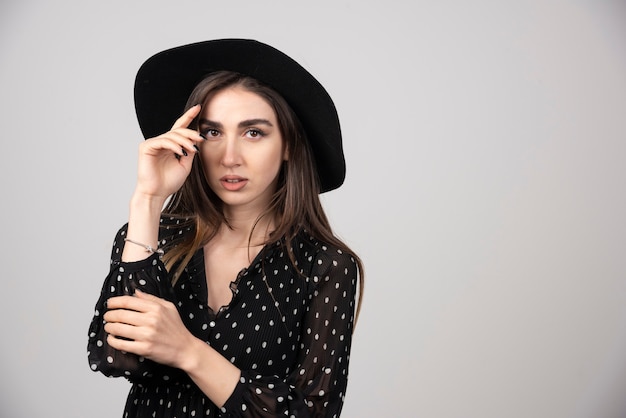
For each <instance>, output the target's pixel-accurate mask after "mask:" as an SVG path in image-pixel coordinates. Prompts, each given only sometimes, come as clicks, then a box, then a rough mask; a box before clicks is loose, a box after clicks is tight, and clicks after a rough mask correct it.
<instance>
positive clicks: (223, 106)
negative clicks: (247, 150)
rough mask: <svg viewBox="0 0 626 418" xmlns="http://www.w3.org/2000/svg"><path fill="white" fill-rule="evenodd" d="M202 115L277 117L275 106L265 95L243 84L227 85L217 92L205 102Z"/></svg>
mask: <svg viewBox="0 0 626 418" xmlns="http://www.w3.org/2000/svg"><path fill="white" fill-rule="evenodd" d="M202 116H203V117H205V118H207V119H213V118H216V117H219V118H237V117H244V118H249V117H264V118H266V119H268V118H272V119H273V120H275V119H276V114H275V112H274V109H273V107H272V106H271V105H270V103H269V102H268V101H267V100H266V99H265V98H264V97H262V96H260V95H259V94H257V93H255V92H252V91H250V90H247V89H245V88H243V87H241V86H232V87H227V88H225V89H223V90H220V91H218V92H216V93H215V94H214V95H213V96H212V97H211V98H209V100H208V101H207V102H206V103H205V104H204V107H203V110H202Z"/></svg>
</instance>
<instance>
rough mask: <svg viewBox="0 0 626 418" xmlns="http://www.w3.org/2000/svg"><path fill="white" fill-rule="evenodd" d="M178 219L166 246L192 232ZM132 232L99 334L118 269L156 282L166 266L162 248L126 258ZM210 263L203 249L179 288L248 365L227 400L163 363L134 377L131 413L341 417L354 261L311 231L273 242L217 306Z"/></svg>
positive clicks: (193, 325)
mask: <svg viewBox="0 0 626 418" xmlns="http://www.w3.org/2000/svg"><path fill="white" fill-rule="evenodd" d="M177 222H178V221H176V220H171V219H164V220H162V226H163V227H162V230H161V237H160V240H161V245H162V246H165V245H167V244H168V243H171V242H172V240H175V239H176V238H177V237H180V236H184V235H185V234H187V233H190V232H192V231H191V230H190V228H189V227H181V226H180V225H177ZM124 234H125V227H124V228H122V229H121V230H120V232H119V233H118V235H117V237H116V240H115V243H114V246H113V251H112V261H111V273H110V274H109V276H108V277H107V280H106V281H105V284H104V286H103V291H102V295H101V300H100V301H99V303H98V305H97V308H96V309H98V310H99V312H97V314H95V315H94V317H93V321H92V324H91V326H90V333H89V335H90V338H93V337H92V335H93V334H94V330H96V329H97V327H98V326H102V316H101V315H100V312H103V311H104V301H105V300H106V298H107V297H108V288H109V287H110V286H111V285H114V282H115V281H116V280H117V277H118V276H121V278H122V279H121V282H127V280H128V278H129V277H130V276H131V275H132V276H133V277H134V278H135V280H136V281H137V283H138V284H139V282H140V281H141V280H144V281H145V282H146V285H149V284H150V283H154V282H155V278H156V277H161V276H163V275H164V273H163V272H165V268H164V266H163V264H162V263H161V261H160V259H159V257H158V256H156V255H152V256H151V257H149V258H148V259H147V260H146V261H145V262H137V263H122V262H121V261H120V257H121V252H122V249H123V245H124V240H123V237H124ZM166 248H167V247H166ZM288 251H290V252H292V253H293V255H294V257H295V260H296V266H297V269H296V268H294V266H293V265H292V263H291V261H290V259H289V256H288ZM204 271H205V267H204V256H203V251H202V250H201V249H200V250H198V251H197V252H196V253H195V254H194V256H193V257H192V259H191V261H190V262H189V264H188V265H187V266H186V268H185V271H184V273H183V275H182V276H181V277H180V279H179V280H178V282H177V283H176V285H175V286H174V287H173V293H174V295H175V299H176V301H178V303H177V307H178V309H179V313H180V315H181V319H182V320H183V322H184V323H185V325H186V326H187V328H188V329H189V330H190V331H191V332H192V333H193V334H194V335H195V336H196V337H197V338H199V339H201V340H203V341H205V342H206V343H207V344H209V345H211V346H212V347H213V348H214V349H215V350H217V351H218V352H220V353H221V354H222V355H223V356H224V357H225V358H227V359H229V360H230V361H231V362H232V363H233V364H235V365H236V366H237V367H238V368H239V369H241V379H240V381H239V382H238V384H237V386H236V388H235V390H234V392H233V394H232V395H231V396H230V398H229V399H228V401H227V402H226V404H225V405H223V407H222V408H218V407H217V406H216V405H214V404H213V403H212V402H211V401H210V400H209V399H208V398H207V397H206V396H205V395H204V394H203V393H202V392H201V391H200V390H199V389H198V388H197V386H195V384H194V383H193V382H192V381H191V379H189V377H188V376H187V375H186V374H184V373H182V371H180V370H174V369H170V368H163V369H159V370H157V371H155V372H153V373H151V375H150V376H149V377H147V378H144V379H132V378H131V379H129V380H131V382H133V386H132V388H131V390H130V392H129V395H128V398H127V403H126V407H125V412H124V416H125V417H152V416H156V417H173V416H176V417H190V416H202V417H207V416H208V417H210V416H214V417H276V416H297V417H309V416H330V417H332V416H339V413H340V411H341V408H342V406H343V401H344V396H345V390H346V386H347V379H348V363H349V358H350V345H351V341H352V326H353V321H354V307H355V293H356V287H357V269H356V264H355V262H354V260H353V259H352V258H351V257H350V256H349V255H347V254H344V253H342V252H341V251H340V250H338V249H336V248H333V247H331V246H328V245H326V244H323V243H321V242H319V241H317V240H315V239H313V238H312V237H310V236H309V235H308V234H306V233H305V232H302V233H301V234H300V235H299V236H298V237H297V238H296V240H294V242H292V243H291V245H285V243H283V242H276V243H273V244H268V245H267V246H265V247H264V249H263V250H262V251H261V252H260V253H259V255H258V256H257V257H256V259H255V260H254V261H253V262H252V263H251V264H250V266H249V267H248V268H246V269H244V270H242V271H241V272H240V273H239V275H238V276H237V277H236V278H235V279H234V280H233V282H232V283H231V290H232V293H233V297H232V300H231V302H230V303H229V304H228V305H227V306H223V307H221V308H220V309H219V310H217V312H213V311H212V310H211V308H209V307H208V303H207V300H208V298H207V285H206V277H205V274H204ZM165 274H166V273H165ZM168 279H169V277H161V278H160V280H162V281H164V282H168ZM139 287H141V285H140V284H139ZM170 287H171V286H170ZM95 344H96V343H95V342H94V344H92V345H95ZM90 366H91V368H92V369H94V366H93V364H91V365H90ZM96 369H97V367H96V368H95V369H94V370H96ZM168 369H169V370H168Z"/></svg>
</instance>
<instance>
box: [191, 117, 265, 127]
mask: <svg viewBox="0 0 626 418" xmlns="http://www.w3.org/2000/svg"><path fill="white" fill-rule="evenodd" d="M199 122H200V123H199V125H201V126H205V127H210V128H217V129H222V128H223V127H224V125H222V124H221V123H220V122H215V121H212V120H209V119H200V121H199ZM254 125H267V126H270V127H273V126H274V125H272V122H270V121H269V120H267V119H262V118H256V119H246V120H242V121H241V122H239V124H238V127H239V128H247V127H248V126H254Z"/></svg>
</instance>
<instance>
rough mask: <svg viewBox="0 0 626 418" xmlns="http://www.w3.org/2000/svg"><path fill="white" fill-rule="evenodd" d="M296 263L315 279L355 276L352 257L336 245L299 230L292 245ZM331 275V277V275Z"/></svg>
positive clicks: (355, 268) (355, 271)
mask: <svg viewBox="0 0 626 418" xmlns="http://www.w3.org/2000/svg"><path fill="white" fill-rule="evenodd" d="M292 248H293V251H294V256H295V258H296V260H297V261H298V265H300V266H301V267H304V266H306V267H308V268H304V269H303V270H304V271H302V272H303V273H305V274H307V270H308V274H307V275H308V276H310V277H311V278H312V279H313V280H314V281H315V280H316V279H325V280H326V281H328V280H329V279H331V278H335V279H336V278H342V277H346V276H347V277H349V278H350V279H353V278H356V276H357V274H358V272H357V263H356V261H355V259H354V257H353V256H352V255H351V254H349V253H348V252H346V251H345V250H343V249H341V248H339V247H338V246H336V245H333V244H330V243H327V242H324V241H321V240H319V239H317V238H315V237H313V236H311V235H310V234H309V233H308V232H306V231H302V232H300V233H299V234H298V235H297V236H296V238H295V239H294V241H293V245H292ZM331 276H332V277H331Z"/></svg>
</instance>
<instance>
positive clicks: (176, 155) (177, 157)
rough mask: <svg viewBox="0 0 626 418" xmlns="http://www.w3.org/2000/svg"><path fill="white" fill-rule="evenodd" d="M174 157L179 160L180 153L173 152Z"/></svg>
mask: <svg viewBox="0 0 626 418" xmlns="http://www.w3.org/2000/svg"><path fill="white" fill-rule="evenodd" d="M174 157H176V159H177V160H179V161H180V155H178V154H176V153H174Z"/></svg>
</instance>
